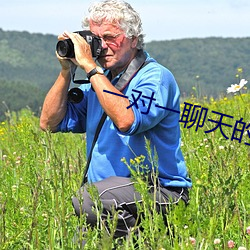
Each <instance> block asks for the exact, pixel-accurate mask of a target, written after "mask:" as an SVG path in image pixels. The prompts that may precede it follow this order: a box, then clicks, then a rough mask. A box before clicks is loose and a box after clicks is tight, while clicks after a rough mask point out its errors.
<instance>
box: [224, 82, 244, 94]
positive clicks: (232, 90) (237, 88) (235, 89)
mask: <svg viewBox="0 0 250 250" xmlns="http://www.w3.org/2000/svg"><path fill="white" fill-rule="evenodd" d="M246 84H247V81H246V80H245V79H241V80H240V83H239V84H231V87H229V88H227V93H235V92H238V91H240V90H241V89H242V88H243V87H244V86H245V85H246Z"/></svg>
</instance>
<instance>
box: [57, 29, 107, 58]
mask: <svg viewBox="0 0 250 250" xmlns="http://www.w3.org/2000/svg"><path fill="white" fill-rule="evenodd" d="M74 33H78V34H79V35H81V36H82V37H83V38H84V39H85V40H86V41H87V43H88V44H89V45H90V48H91V52H92V56H93V57H98V56H99V55H100V54H101V51H102V41H101V39H100V38H99V37H97V36H95V35H94V34H93V33H92V32H91V31H90V30H83V31H75V32H74ZM56 51H57V53H58V55H59V56H61V57H68V58H74V57H75V51H74V44H73V43H72V41H71V39H65V40H61V41H58V42H57V45H56Z"/></svg>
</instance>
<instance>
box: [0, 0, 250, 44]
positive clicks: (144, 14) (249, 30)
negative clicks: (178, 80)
mask: <svg viewBox="0 0 250 250" xmlns="http://www.w3.org/2000/svg"><path fill="white" fill-rule="evenodd" d="M93 1H94V0H89V1H88V0H67V1H66V0H8V1H4V0H0V28H2V29H3V30H5V31H7V30H16V31H28V32H30V33H43V34H54V35H59V34H61V33H63V32H64V31H65V30H68V31H76V30H79V29H81V22H82V19H83V17H84V16H85V15H86V14H87V12H88V7H89V5H90V4H91V3H92V2H93ZM127 1H128V2H129V3H130V4H131V5H132V6H133V7H134V9H135V10H136V11H137V12H138V13H139V14H140V16H141V19H142V23H143V31H144V34H145V42H150V41H153V40H155V41H160V40H173V39H183V38H205V37H211V36H213V37H250V1H249V0H127ZM0 39H1V37H0Z"/></svg>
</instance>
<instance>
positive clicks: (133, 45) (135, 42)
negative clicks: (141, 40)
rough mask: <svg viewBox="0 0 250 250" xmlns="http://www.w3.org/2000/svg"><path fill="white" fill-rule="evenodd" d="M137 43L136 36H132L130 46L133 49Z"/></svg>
mask: <svg viewBox="0 0 250 250" xmlns="http://www.w3.org/2000/svg"><path fill="white" fill-rule="evenodd" d="M137 43H138V37H134V36H133V37H132V42H131V47H132V48H133V49H134V48H136V46H137Z"/></svg>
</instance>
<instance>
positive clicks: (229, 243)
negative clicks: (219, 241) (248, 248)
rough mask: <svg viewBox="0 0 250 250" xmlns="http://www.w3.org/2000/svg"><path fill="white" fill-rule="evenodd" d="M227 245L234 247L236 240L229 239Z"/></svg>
mask: <svg viewBox="0 0 250 250" xmlns="http://www.w3.org/2000/svg"><path fill="white" fill-rule="evenodd" d="M227 246H228V248H234V241H233V240H229V241H228V242H227Z"/></svg>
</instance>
